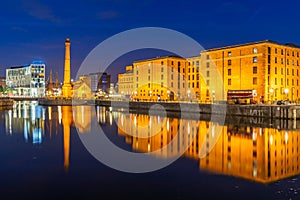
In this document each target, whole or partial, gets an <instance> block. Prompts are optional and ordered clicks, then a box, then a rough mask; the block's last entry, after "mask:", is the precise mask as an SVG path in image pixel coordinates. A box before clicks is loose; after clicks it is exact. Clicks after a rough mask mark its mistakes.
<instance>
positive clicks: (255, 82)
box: [253, 77, 257, 85]
mask: <svg viewBox="0 0 300 200" xmlns="http://www.w3.org/2000/svg"><path fill="white" fill-rule="evenodd" d="M253 85H257V77H253Z"/></svg>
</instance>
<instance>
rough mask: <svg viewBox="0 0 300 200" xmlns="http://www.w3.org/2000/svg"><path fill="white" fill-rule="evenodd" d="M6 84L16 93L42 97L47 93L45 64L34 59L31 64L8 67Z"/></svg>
mask: <svg viewBox="0 0 300 200" xmlns="http://www.w3.org/2000/svg"><path fill="white" fill-rule="evenodd" d="M6 85H7V87H8V88H10V89H13V90H14V94H15V95H20V96H32V97H42V96H44V95H45V64H44V63H43V62H42V61H34V62H33V63H32V64H30V65H26V66H18V67H11V68H10V69H6Z"/></svg>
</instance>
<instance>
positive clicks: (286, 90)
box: [284, 88, 289, 100]
mask: <svg viewBox="0 0 300 200" xmlns="http://www.w3.org/2000/svg"><path fill="white" fill-rule="evenodd" d="M288 93H289V88H285V89H284V94H285V98H286V100H288Z"/></svg>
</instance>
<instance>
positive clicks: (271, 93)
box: [270, 88, 274, 104]
mask: <svg viewBox="0 0 300 200" xmlns="http://www.w3.org/2000/svg"><path fill="white" fill-rule="evenodd" d="M273 93H274V89H273V88H271V89H270V95H271V104H272V103H273Z"/></svg>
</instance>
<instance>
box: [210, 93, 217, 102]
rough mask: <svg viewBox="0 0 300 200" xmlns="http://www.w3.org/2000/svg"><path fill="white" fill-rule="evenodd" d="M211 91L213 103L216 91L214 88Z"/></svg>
mask: <svg viewBox="0 0 300 200" xmlns="http://www.w3.org/2000/svg"><path fill="white" fill-rule="evenodd" d="M211 93H212V103H214V101H215V95H216V91H215V90H212V91H211Z"/></svg>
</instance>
